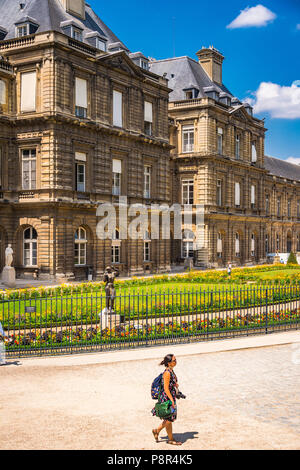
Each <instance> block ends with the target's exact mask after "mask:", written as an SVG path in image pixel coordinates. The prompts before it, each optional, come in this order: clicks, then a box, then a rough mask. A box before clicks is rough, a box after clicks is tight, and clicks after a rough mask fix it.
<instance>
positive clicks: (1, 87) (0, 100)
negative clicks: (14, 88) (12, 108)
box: [0, 79, 6, 105]
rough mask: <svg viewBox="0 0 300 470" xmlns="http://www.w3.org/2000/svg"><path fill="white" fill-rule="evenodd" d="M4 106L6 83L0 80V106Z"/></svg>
mask: <svg viewBox="0 0 300 470" xmlns="http://www.w3.org/2000/svg"><path fill="white" fill-rule="evenodd" d="M1 104H6V82H5V81H4V80H1V79H0V105H1Z"/></svg>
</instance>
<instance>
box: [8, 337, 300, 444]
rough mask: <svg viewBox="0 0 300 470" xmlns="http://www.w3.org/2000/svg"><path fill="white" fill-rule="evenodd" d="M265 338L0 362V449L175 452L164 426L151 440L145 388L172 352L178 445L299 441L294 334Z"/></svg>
mask: <svg viewBox="0 0 300 470" xmlns="http://www.w3.org/2000/svg"><path fill="white" fill-rule="evenodd" d="M263 340H264V339H263V338H262V337H259V338H255V337H254V338H250V339H246V338H240V339H238V340H233V341H227V342H226V341H224V342H216V343H209V344H204V345H190V346H189V345H186V346H175V347H173V348H172V347H171V348H168V349H165V348H159V349H151V350H147V351H141V350H140V351H136V352H135V351H133V352H129V351H128V352H122V353H108V355H105V356H104V355H102V354H100V355H98V356H97V355H96V354H94V355H92V356H78V357H66V358H54V359H52V358H48V359H28V360H21V361H20V365H16V364H15V363H14V362H13V361H10V362H11V364H9V365H7V366H4V367H0V383H1V388H0V403H1V405H0V408H1V409H0V412H1V424H2V426H1V428H0V449H2V450H3V449H107V450H118V449H120V450H121V449H149V450H151V449H154V450H165V449H168V450H171V449H170V446H168V445H167V444H166V442H165V435H164V434H162V440H161V442H160V443H159V444H156V443H155V442H154V441H153V438H152V434H151V429H152V428H154V427H155V426H156V425H157V424H158V422H159V421H158V419H157V418H153V417H152V416H151V414H150V410H151V408H152V406H153V404H154V403H155V402H153V401H152V400H151V398H150V395H149V387H150V383H151V381H152V379H153V378H154V377H155V376H156V375H158V374H159V372H160V368H159V367H158V365H157V364H158V359H157V357H160V356H161V355H163V354H167V353H169V352H172V350H173V351H174V352H175V354H176V356H177V358H178V359H179V360H178V366H177V370H176V372H177V375H178V378H179V383H180V388H181V390H182V391H183V392H184V393H185V394H186V395H187V396H188V399H187V400H186V401H181V402H179V417H178V421H177V422H176V423H175V426H174V431H175V432H174V434H175V437H176V438H179V439H182V440H184V441H185V442H184V447H183V448H182V449H183V450H188V449H300V400H299V389H300V334H299V332H297V333H296V332H294V333H282V334H278V335H270V337H266V338H265V341H266V343H265V344H266V347H264V348H258V347H256V346H260V345H263ZM276 340H278V343H280V342H281V343H283V344H280V345H276V346H272V345H271V344H272V342H273V343H274V342H275V343H276ZM297 341H299V342H298V344H297ZM289 342H293V343H296V344H293V345H292V344H285V343H289ZM222 344H224V345H225V346H224V349H226V348H227V349H228V350H227V351H223V352H209V351H213V348H214V347H216V348H217V349H218V348H219V349H221V348H222ZM215 345H216V346H215ZM239 347H247V348H248V347H250V348H251V347H252V349H241V350H239V349H238V348H239ZM169 349H170V351H169ZM230 349H232V350H230ZM203 352H204V353H205V354H199V353H203ZM187 354H190V355H187ZM143 356H144V357H145V359H142V358H143ZM122 357H123V360H124V361H125V362H120V358H122ZM97 358H98V361H97Z"/></svg>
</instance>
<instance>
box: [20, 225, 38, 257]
mask: <svg viewBox="0 0 300 470" xmlns="http://www.w3.org/2000/svg"><path fill="white" fill-rule="evenodd" d="M37 239H38V235H37V231H36V230H35V229H34V228H33V227H28V228H26V229H25V230H24V233H23V263H24V266H37Z"/></svg>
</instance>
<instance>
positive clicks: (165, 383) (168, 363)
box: [152, 354, 182, 446]
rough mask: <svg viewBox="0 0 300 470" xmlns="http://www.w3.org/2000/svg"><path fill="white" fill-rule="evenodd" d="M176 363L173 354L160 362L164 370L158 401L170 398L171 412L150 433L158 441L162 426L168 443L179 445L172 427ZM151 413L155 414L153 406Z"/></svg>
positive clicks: (174, 416) (176, 383)
mask: <svg viewBox="0 0 300 470" xmlns="http://www.w3.org/2000/svg"><path fill="white" fill-rule="evenodd" d="M176 364H177V361H176V357H175V356H174V355H173V354H169V355H168V356H166V357H165V358H164V360H163V361H162V362H161V364H160V365H161V366H165V367H166V370H165V372H164V374H163V378H162V389H161V393H160V394H159V398H158V402H159V403H165V402H167V401H169V400H170V401H171V402H172V414H171V415H170V416H168V418H165V419H163V422H162V424H161V425H160V426H159V427H158V428H157V429H153V431H152V433H153V436H154V439H155V440H156V442H158V436H159V433H160V432H161V431H162V430H163V429H164V428H166V431H167V434H168V444H171V445H175V446H181V445H182V442H179V441H175V439H174V437H173V428H172V423H173V422H174V421H175V420H176V419H177V406H176V395H177V393H178V382H177V377H176V374H175V372H174V370H173V369H174V367H175V366H176ZM152 414H153V416H157V414H156V411H155V408H153V410H152ZM161 419H162V418H161Z"/></svg>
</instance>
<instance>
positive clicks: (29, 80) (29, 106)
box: [21, 72, 36, 112]
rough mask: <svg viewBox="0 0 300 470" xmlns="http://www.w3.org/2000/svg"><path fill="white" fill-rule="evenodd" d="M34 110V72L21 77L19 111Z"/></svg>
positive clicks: (23, 74)
mask: <svg viewBox="0 0 300 470" xmlns="http://www.w3.org/2000/svg"><path fill="white" fill-rule="evenodd" d="M35 108H36V72H29V73H22V75H21V111H25V112H26V111H27V112H28V111H35Z"/></svg>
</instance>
